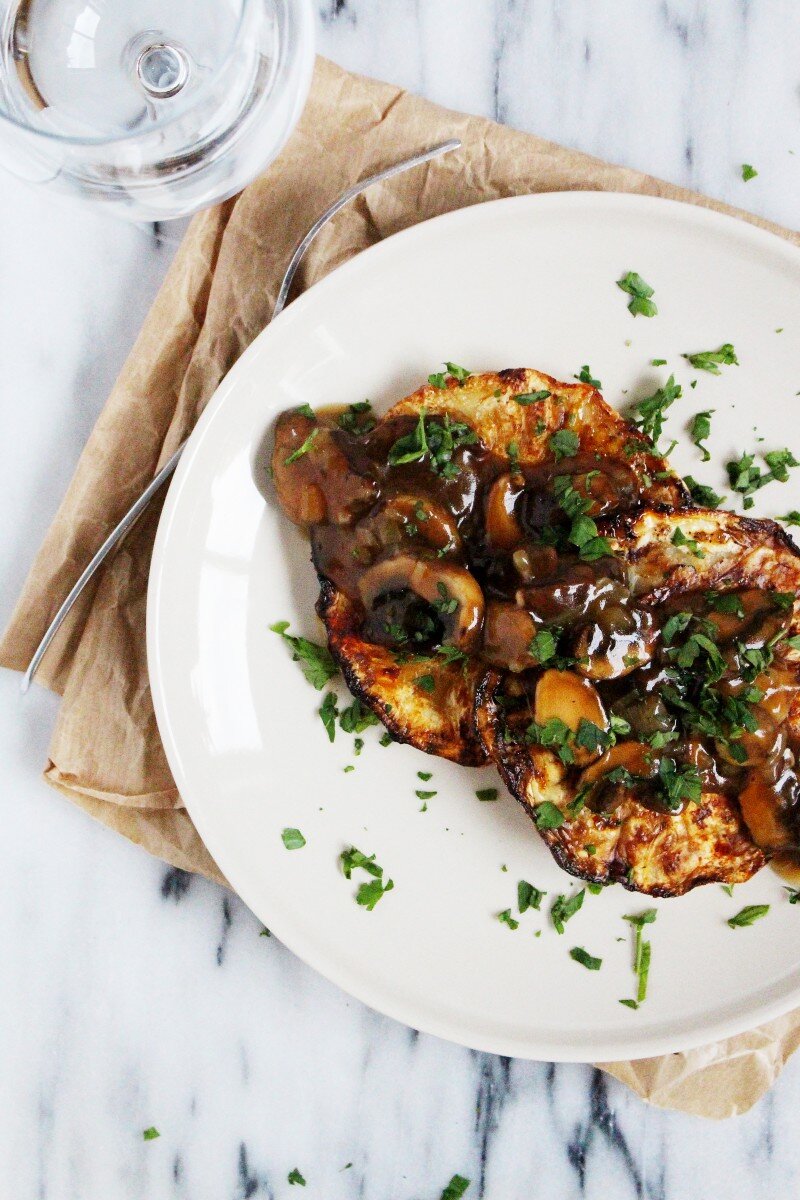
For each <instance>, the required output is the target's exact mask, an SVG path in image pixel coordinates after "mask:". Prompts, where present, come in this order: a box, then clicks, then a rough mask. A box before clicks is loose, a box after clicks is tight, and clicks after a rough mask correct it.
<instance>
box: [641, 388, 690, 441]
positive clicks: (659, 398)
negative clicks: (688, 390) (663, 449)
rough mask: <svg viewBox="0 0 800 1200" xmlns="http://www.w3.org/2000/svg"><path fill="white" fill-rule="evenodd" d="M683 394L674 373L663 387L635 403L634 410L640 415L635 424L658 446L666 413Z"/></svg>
mask: <svg viewBox="0 0 800 1200" xmlns="http://www.w3.org/2000/svg"><path fill="white" fill-rule="evenodd" d="M682 395H683V389H682V387H681V385H680V384H679V383H676V382H675V376H674V375H670V377H669V379H668V380H667V382H666V383H665V384H664V386H663V387H660V388H657V389H656V391H655V392H653V394H652V396H645V398H644V399H643V400H639V401H638V402H637V403H636V404H635V405H634V412H635V413H636V414H638V415H637V416H635V417H634V420H633V424H634V425H635V426H636V428H637V429H641V431H642V433H643V434H645V435H646V436H647V437H649V438H650V441H651V442H652V443H653V445H654V446H655V447H656V448H658V442H659V440H660V438H661V434H662V431H663V429H664V414H665V413H666V411H667V409H668V408H670V407H671V406H672V405H673V404H674V403H675V401H676V400H680V398H681V396H682Z"/></svg>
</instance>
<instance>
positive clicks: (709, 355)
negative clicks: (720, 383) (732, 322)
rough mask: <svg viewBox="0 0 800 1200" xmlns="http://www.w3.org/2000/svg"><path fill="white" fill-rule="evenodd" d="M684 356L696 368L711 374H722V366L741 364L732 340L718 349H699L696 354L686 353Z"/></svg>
mask: <svg viewBox="0 0 800 1200" xmlns="http://www.w3.org/2000/svg"><path fill="white" fill-rule="evenodd" d="M683 357H684V358H685V359H686V361H687V362H688V363H690V364H691V365H692V366H693V367H694V368H695V369H696V370H698V371H708V372H709V373H710V374H711V375H721V374H722V372H721V371H720V367H738V366H739V359H738V358H737V357H736V351H735V350H734V348H733V346H732V345H731V344H730V342H726V343H725V345H724V346H720V348H719V349H718V350H698V351H697V352H696V353H695V354H684V355H683Z"/></svg>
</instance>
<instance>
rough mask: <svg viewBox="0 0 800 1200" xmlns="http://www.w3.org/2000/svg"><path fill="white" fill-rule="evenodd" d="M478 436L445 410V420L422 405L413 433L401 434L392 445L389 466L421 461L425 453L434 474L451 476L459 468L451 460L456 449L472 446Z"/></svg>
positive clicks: (446, 477) (445, 476) (456, 472)
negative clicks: (438, 417)
mask: <svg viewBox="0 0 800 1200" xmlns="http://www.w3.org/2000/svg"><path fill="white" fill-rule="evenodd" d="M477 440H478V438H477V436H476V434H475V433H474V431H473V430H472V429H470V427H469V425H465V424H464V423H463V422H461V421H451V420H450V416H449V414H448V413H445V415H444V419H443V420H442V421H440V420H438V419H436V418H433V417H428V416H427V414H426V412H425V409H424V408H421V409H420V412H419V419H418V421H417V424H416V425H415V427H414V429H413V430H412V432H411V433H407V434H405V435H404V436H403V437H401V438H398V439H397V441H396V442H395V443H394V444H393V445H392V446H391V448H390V450H389V454H388V458H387V461H388V463H389V466H390V467H401V466H404V465H405V464H407V463H412V462H421V461H422V459H424V458H425V457H426V456H427V457H428V458H429V460H430V468H431V470H432V471H433V473H434V474H435V475H441V476H443V478H445V479H452V478H453V477H454V476H455V475H457V474H458V468H457V466H456V464H455V463H454V462H453V461H452V459H453V453H454V452H455V451H456V450H458V449H459V448H460V447H461V446H473V445H475V443H476V442H477Z"/></svg>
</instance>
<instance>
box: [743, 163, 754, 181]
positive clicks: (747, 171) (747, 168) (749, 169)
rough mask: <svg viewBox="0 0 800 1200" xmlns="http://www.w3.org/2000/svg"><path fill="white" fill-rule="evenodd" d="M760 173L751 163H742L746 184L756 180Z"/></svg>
mask: <svg viewBox="0 0 800 1200" xmlns="http://www.w3.org/2000/svg"><path fill="white" fill-rule="evenodd" d="M757 174H758V171H757V170H756V169H755V167H754V166H753V165H752V164H751V163H742V179H743V180H744V182H745V183H749V182H750V180H751V179H755V177H756V175H757Z"/></svg>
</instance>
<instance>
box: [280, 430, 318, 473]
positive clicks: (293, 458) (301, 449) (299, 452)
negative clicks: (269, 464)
mask: <svg viewBox="0 0 800 1200" xmlns="http://www.w3.org/2000/svg"><path fill="white" fill-rule="evenodd" d="M318 433H319V429H318V428H317V429H312V430H311V433H310V434H309V435H308V437H307V438H306V440H305V441H304V442H303V444H302V446H298V447H297V449H296V450H293V451H292V453H291V454H290V455H289V456H288V458H285V459H284V460H283V465H284V466H285V467H289V466H291V465H292V463H295V462H297V460H298V458H302V457H303V455H304V454H308V452H309V450H310V449H311V447H312V446H313V445H314V439H315V438H316V436H317V434H318Z"/></svg>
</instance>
